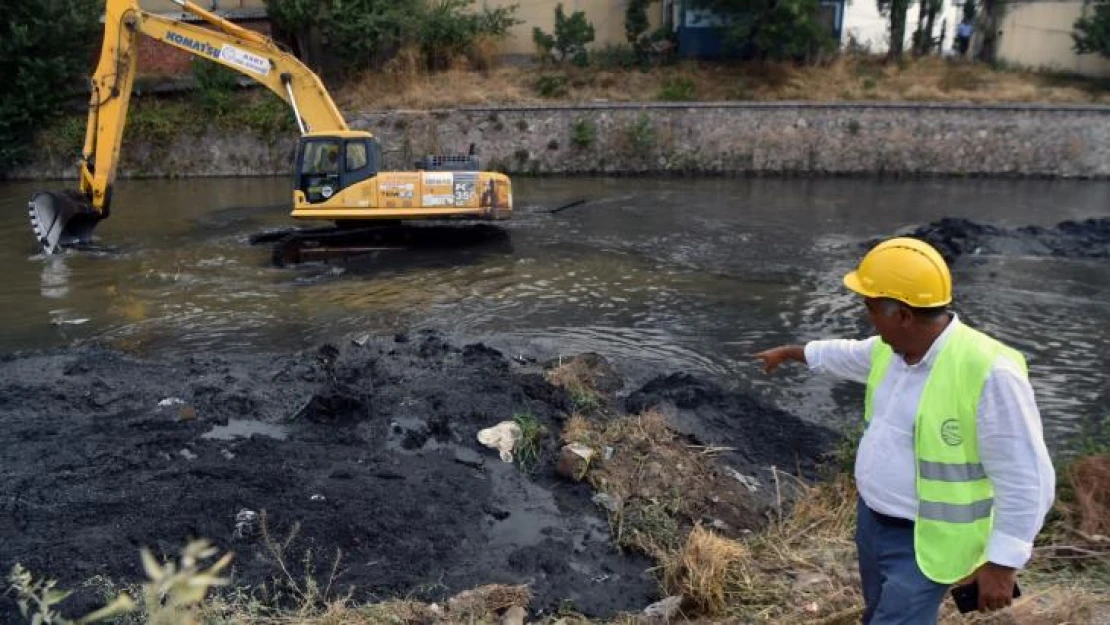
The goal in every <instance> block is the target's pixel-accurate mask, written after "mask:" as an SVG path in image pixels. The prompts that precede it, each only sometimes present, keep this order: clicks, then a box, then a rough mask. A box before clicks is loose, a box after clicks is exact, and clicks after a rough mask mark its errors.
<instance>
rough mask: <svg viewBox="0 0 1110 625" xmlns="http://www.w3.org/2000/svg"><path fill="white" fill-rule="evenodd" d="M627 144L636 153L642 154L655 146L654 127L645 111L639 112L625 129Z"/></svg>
mask: <svg viewBox="0 0 1110 625" xmlns="http://www.w3.org/2000/svg"><path fill="white" fill-rule="evenodd" d="M626 135H627V139H628V145H629V147H631V148H632V150H633V151H634V152H636V153H637V154H644V153H646V152H648V151H649V150H651V149H652V148H654V147H655V127H654V126H653V125H652V123H651V118H650V117H648V115H647V113H641V114H640V116H639V117H637V118H636V121H635V122H633V123H632V124H630V125H629V126H628V129H627V133H626Z"/></svg>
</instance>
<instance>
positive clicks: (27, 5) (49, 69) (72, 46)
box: [0, 0, 102, 172]
mask: <svg viewBox="0 0 1110 625" xmlns="http://www.w3.org/2000/svg"><path fill="white" fill-rule="evenodd" d="M100 9H101V3H100V2H98V1H96V0H7V2H5V7H4V13H5V19H4V22H3V23H2V24H0V82H2V83H3V85H4V96H3V97H2V98H0V172H3V171H7V170H8V169H10V168H11V167H13V166H14V165H16V164H18V163H19V162H21V161H22V160H23V159H24V158H26V155H27V147H28V146H29V145H30V143H31V141H32V139H33V136H34V132H35V130H36V129H38V128H40V127H41V126H43V125H44V124H48V123H49V122H50V121H51V120H53V119H55V118H56V116H57V115H58V114H59V113H60V112H62V111H63V110H64V108H65V106H64V105H65V104H66V102H67V101H68V100H70V99H71V98H72V97H74V96H80V97H84V95H83V94H85V93H86V92H87V87H86V85H87V83H86V82H85V81H83V80H82V78H83V77H86V76H87V75H88V74H89V73H91V69H90V67H89V64H88V61H89V59H90V58H92V53H93V50H94V49H95V46H96V44H97V43H98V42H97V35H98V34H99V33H100V32H101V30H102V28H101V25H100V22H99V18H100ZM76 147H77V146H74V148H76Z"/></svg>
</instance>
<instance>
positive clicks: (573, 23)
mask: <svg viewBox="0 0 1110 625" xmlns="http://www.w3.org/2000/svg"><path fill="white" fill-rule="evenodd" d="M593 40H594V25H593V24H591V23H590V21H589V20H587V19H586V14H585V13H583V12H582V11H575V12H574V13H572V14H571V15H570V17H567V15H566V13H564V12H563V5H562V3H559V4H557V5H555V31H554V33H553V34H548V33H545V32H544V31H543V30H541V29H540V28H539V27H538V26H537V27H535V28H533V29H532V41H533V42H534V43H535V44H536V52H537V54H539V56H540V58H541V60H544V61H546V60H548V59H550V58H551V56H552V54H554V53H556V52H557V53H558V55H559V56H558V58H559V61H566V60H567V59H570V60H571V62H573V63H574V64H575V65H578V66H579V67H584V66H585V65H586V64H588V63H589V54H588V53H587V52H586V44H588V43H590V42H592V41H593Z"/></svg>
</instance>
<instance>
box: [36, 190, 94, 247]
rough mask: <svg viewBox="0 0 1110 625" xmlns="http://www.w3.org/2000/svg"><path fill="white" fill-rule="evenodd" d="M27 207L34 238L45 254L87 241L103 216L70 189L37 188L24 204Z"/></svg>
mask: <svg viewBox="0 0 1110 625" xmlns="http://www.w3.org/2000/svg"><path fill="white" fill-rule="evenodd" d="M27 211H28V213H30V217H31V229H32V230H34V232H35V238H36V239H38V241H39V244H40V245H42V251H43V252H45V253H47V254H55V253H57V252H58V251H59V250H60V249H61V248H63V247H68V246H72V245H83V244H86V243H90V242H91V241H92V231H93V228H95V227H96V224H97V222H98V221H100V220H101V219H102V218H103V215H102V214H101V213H99V212H97V211H96V210H95V209H93V207H92V206H90V205H89V203H88V202H86V201H85V199H84V198H83V197H81V196H80V195H79V194H77V193H74V192H71V191H63V192H61V193H56V192H54V191H40V192H38V193H36V194H35V195H34V196H33V197H32V198H31V201H30V202H29V203H28V204H27Z"/></svg>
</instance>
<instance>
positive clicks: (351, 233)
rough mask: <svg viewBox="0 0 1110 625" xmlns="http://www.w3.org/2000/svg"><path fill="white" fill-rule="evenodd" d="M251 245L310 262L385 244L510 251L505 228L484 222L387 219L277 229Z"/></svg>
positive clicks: (279, 262)
mask: <svg viewBox="0 0 1110 625" xmlns="http://www.w3.org/2000/svg"><path fill="white" fill-rule="evenodd" d="M250 242H251V244H252V245H263V244H272V245H273V247H272V248H271V257H270V260H271V262H272V263H273V265H274V266H277V267H285V266H288V265H297V264H300V263H310V262H329V261H336V260H340V261H342V260H352V259H358V258H363V259H366V258H369V257H373V256H374V255H375V254H377V253H380V252H387V251H391V250H410V251H411V250H424V251H427V252H430V253H432V254H435V253H437V252H439V253H450V252H452V251H456V252H457V251H460V250H469V251H472V252H477V253H498V252H506V251H508V252H511V250H512V244H511V241H510V239H509V234H508V232H507V231H506V230H504V229H503V228H499V227H497V226H493V225H489V224H471V225H462V224H459V225H411V224H390V225H378V226H370V227H365V228H350V227H344V228H313V229H305V230H282V231H278V232H269V233H265V234H260V235H256V236H253V237H251V240H250Z"/></svg>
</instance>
